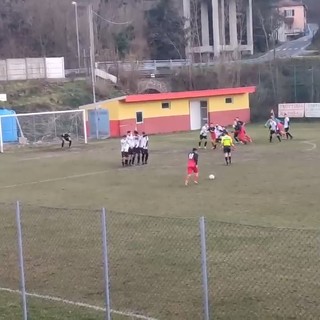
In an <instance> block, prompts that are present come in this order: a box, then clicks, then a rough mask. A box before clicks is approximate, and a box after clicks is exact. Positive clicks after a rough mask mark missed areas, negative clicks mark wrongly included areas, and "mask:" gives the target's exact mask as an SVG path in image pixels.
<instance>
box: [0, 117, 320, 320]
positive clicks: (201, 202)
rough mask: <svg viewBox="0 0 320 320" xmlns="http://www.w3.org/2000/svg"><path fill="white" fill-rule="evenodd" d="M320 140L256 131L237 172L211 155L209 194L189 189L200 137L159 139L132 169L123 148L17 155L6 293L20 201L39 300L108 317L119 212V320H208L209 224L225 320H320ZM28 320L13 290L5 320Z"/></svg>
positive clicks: (313, 134) (53, 315) (2, 218)
mask: <svg viewBox="0 0 320 320" xmlns="http://www.w3.org/2000/svg"><path fill="white" fill-rule="evenodd" d="M318 128H319V124H318V123H313V124H308V125H306V124H294V126H293V128H292V134H293V135H294V139H293V140H292V141H286V140H285V141H282V142H281V143H279V142H277V141H276V140H275V141H274V142H273V143H272V144H270V143H269V142H268V131H267V129H266V128H264V127H263V125H252V126H248V127H247V131H248V133H249V134H250V135H251V137H252V138H253V140H254V143H253V144H250V145H237V147H236V151H235V152H234V153H233V164H232V166H230V167H226V166H225V165H224V158H223V154H222V151H221V150H220V149H219V150H215V151H213V150H211V148H210V147H209V148H208V149H207V150H200V151H199V154H200V156H199V168H200V180H199V185H192V184H191V183H190V186H189V187H185V186H184V178H185V171H186V162H187V154H188V152H189V151H190V150H191V149H192V147H194V146H197V142H198V132H192V133H185V134H173V135H164V136H151V137H150V158H149V164H148V165H147V166H139V167H130V168H122V167H121V161H120V160H121V159H120V152H119V149H120V143H119V140H106V141H101V142H98V143H97V142H96V143H90V144H88V145H87V146H83V145H77V144H76V143H75V145H74V147H73V148H71V149H70V150H68V149H67V148H65V149H64V150H61V149H60V148H59V146H52V147H50V148H47V149H43V148H33V149H22V148H20V149H19V150H13V149H12V150H11V151H9V152H8V153H5V154H3V155H1V156H0V161H1V168H2V172H1V180H0V192H1V202H2V203H4V204H3V205H0V209H1V210H0V212H1V215H0V242H1V244H2V245H1V247H0V257H4V259H2V258H1V259H0V283H1V287H3V288H9V289H13V290H16V289H18V281H17V279H18V269H17V257H16V251H17V249H16V240H15V232H16V231H15V228H14V224H15V220H14V219H15V217H14V207H12V206H11V205H10V204H13V203H14V202H15V201H17V200H19V201H21V203H22V222H23V232H24V238H25V243H26V245H25V247H26V248H25V255H26V259H25V260H26V270H27V272H26V273H27V276H26V277H27V291H28V292H33V293H36V294H41V295H50V296H52V297H61V298H64V299H67V300H70V301H75V302H84V303H87V304H90V305H92V306H98V307H103V301H104V297H103V281H102V280H101V279H102V276H101V275H102V266H101V261H102V259H101V244H100V225H99V223H100V220H99V219H100V216H99V209H100V208H102V207H105V208H106V209H107V211H109V212H110V213H109V227H108V232H109V237H110V239H109V240H110V248H111V249H110V268H111V271H110V272H111V279H110V280H111V291H112V293H113V298H112V303H113V304H112V306H113V308H115V310H116V311H118V312H115V314H114V315H115V317H114V319H121V320H122V319H128V317H126V316H121V315H120V314H119V313H121V312H129V311H130V314H132V315H131V318H132V319H136V318H135V317H134V314H142V315H145V316H149V317H154V318H155V319H190V320H191V319H200V316H201V312H202V305H201V303H202V301H201V295H202V291H201V269H199V266H200V256H199V255H200V253H199V246H200V245H199V241H198V238H199V232H198V219H197V218H198V217H200V216H205V217H206V218H207V241H208V261H209V269H210V271H211V272H210V277H209V278H210V280H212V281H210V283H212V286H210V293H211V295H212V301H213V302H212V306H211V308H212V312H214V314H215V316H216V318H217V319H276V318H291V319H304V318H310V319H317V318H319V317H320V308H319V304H318V303H317V301H319V299H320V287H319V284H318V280H316V279H318V278H319V274H318V273H319V272H320V271H319V270H320V268H319V266H320V264H319V263H320V259H319V258H320V256H319V253H318V243H317V239H318V232H317V230H318V228H319V225H320V222H319V219H318V212H319V209H318V204H319V200H318V198H319V186H320V182H319V181H320V180H319V178H320V170H319V169H318V168H319V155H320V150H319V143H320V140H319V137H318V130H319V129H318ZM208 146H209V144H208ZM209 174H214V175H215V176H216V179H215V180H213V181H211V180H209V179H208V175H209ZM40 207H41V208H40ZM59 208H60V209H59ZM61 208H62V209H61ZM63 208H67V209H63ZM11 212H12V214H10V213H11ZM279 228H280V229H279ZM1 229H2V230H1ZM2 261H5V262H4V265H1V264H2ZM315 281H316V282H315ZM0 290H1V288H0ZM310 295H311V296H310ZM281 299H282V300H281ZM30 305H31V307H30V313H31V314H32V315H33V318H34V319H62V318H63V319H72V320H73V319H103V314H102V313H101V311H95V310H90V309H87V308H85V307H78V306H75V305H73V306H71V305H68V304H62V305H61V303H60V302H57V301H56V302H53V301H43V300H41V299H38V298H37V297H30ZM20 313H21V311H20V309H19V298H18V297H17V295H16V294H15V293H14V292H11V293H10V292H8V291H0V319H17V317H18V316H19V315H20Z"/></svg>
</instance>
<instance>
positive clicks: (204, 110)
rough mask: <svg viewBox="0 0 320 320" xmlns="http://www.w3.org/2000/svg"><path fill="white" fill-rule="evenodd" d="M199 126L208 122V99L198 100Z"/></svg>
mask: <svg viewBox="0 0 320 320" xmlns="http://www.w3.org/2000/svg"><path fill="white" fill-rule="evenodd" d="M200 109H201V110H200V111H201V126H203V125H204V124H205V123H208V121H209V119H208V101H200Z"/></svg>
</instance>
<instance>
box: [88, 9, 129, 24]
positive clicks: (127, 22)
mask: <svg viewBox="0 0 320 320" xmlns="http://www.w3.org/2000/svg"><path fill="white" fill-rule="evenodd" d="M92 12H93V14H95V15H96V16H97V17H99V18H100V19H102V20H104V21H105V22H108V23H110V24H116V25H124V24H130V23H132V21H126V22H115V21H111V20H108V19H105V18H104V17H102V16H100V15H99V14H98V13H96V12H94V11H92Z"/></svg>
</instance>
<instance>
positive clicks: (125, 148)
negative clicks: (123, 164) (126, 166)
mask: <svg viewBox="0 0 320 320" xmlns="http://www.w3.org/2000/svg"><path fill="white" fill-rule="evenodd" d="M120 143H121V152H128V151H129V143H128V140H127V138H122V139H121V141H120Z"/></svg>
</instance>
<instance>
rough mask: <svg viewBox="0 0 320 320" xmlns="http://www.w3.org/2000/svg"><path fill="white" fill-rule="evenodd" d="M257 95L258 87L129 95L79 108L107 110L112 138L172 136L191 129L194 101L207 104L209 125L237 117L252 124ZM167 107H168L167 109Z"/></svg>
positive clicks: (231, 120)
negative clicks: (134, 134) (251, 99)
mask: <svg viewBox="0 0 320 320" xmlns="http://www.w3.org/2000/svg"><path fill="white" fill-rule="evenodd" d="M254 92H255V87H241V88H229V89H214V90H201V91H188V92H169V93H159V94H140V95H129V96H124V97H119V98H116V99H111V100H106V101H102V102H99V103H97V105H87V106H83V107H80V108H81V109H87V110H92V109H94V108H97V107H98V108H101V109H106V110H108V113H109V124H108V125H109V128H110V136H111V137H119V136H122V135H124V134H126V132H127V131H129V130H131V131H132V130H135V129H136V130H138V131H139V132H141V131H145V132H147V133H148V134H156V133H172V132H179V131H189V130H191V129H192V128H191V127H192V126H191V110H190V104H192V102H194V101H206V106H207V115H208V122H209V123H214V124H220V125H223V126H227V125H230V124H232V123H233V120H234V118H235V117H239V118H240V119H241V120H242V121H244V122H249V121H250V106H249V94H250V93H254ZM164 104H167V105H168V106H169V107H167V108H164V107H163V106H164ZM137 114H139V116H138V115H137ZM140 116H141V117H140ZM88 125H89V124H88ZM88 131H89V130H88Z"/></svg>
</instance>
